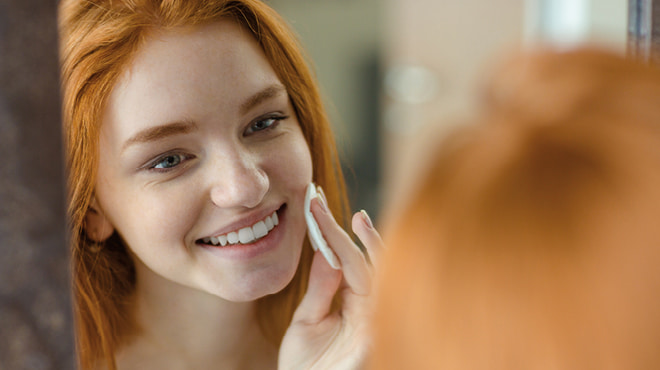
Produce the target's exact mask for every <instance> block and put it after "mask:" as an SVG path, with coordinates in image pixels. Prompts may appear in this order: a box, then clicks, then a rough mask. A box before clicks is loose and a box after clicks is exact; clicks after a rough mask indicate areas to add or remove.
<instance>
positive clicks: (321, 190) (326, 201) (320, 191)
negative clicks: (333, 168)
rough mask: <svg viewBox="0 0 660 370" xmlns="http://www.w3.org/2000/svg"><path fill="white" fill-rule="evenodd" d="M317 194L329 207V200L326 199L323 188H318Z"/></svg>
mask: <svg viewBox="0 0 660 370" xmlns="http://www.w3.org/2000/svg"><path fill="white" fill-rule="evenodd" d="M316 192H317V193H319V195H320V196H321V199H323V203H325V205H326V206H327V205H328V198H326V197H325V193H324V192H323V188H322V187H321V186H317V187H316Z"/></svg>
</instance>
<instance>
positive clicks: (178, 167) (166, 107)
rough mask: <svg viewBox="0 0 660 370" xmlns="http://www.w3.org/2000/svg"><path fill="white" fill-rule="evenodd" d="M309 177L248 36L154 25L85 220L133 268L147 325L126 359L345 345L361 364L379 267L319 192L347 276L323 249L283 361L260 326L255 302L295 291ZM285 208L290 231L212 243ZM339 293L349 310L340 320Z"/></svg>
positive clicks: (138, 311)
mask: <svg viewBox="0 0 660 370" xmlns="http://www.w3.org/2000/svg"><path fill="white" fill-rule="evenodd" d="M311 180H312V161H311V157H310V152H309V148H308V146H307V144H306V141H305V139H304V137H303V135H302V132H301V130H300V126H299V124H298V121H297V119H296V116H295V112H294V110H293V107H292V106H291V103H290V101H289V97H288V95H287V93H286V90H285V89H284V87H283V85H282V83H281V82H280V81H279V80H278V78H277V76H276V74H275V72H274V71H273V69H272V67H271V66H270V64H269V62H268V60H267V59H266V58H265V56H264V54H263V52H262V51H261V49H260V48H259V46H258V44H257V43H256V41H255V40H254V39H253V38H252V37H251V36H250V35H249V33H247V32H246V31H245V30H243V29H242V28H241V27H239V26H238V25H236V24H235V23H233V22H231V21H229V20H222V21H219V22H216V23H213V24H210V25H204V26H200V27H195V28H179V29H174V30H169V31H162V30H158V31H154V32H153V33H152V34H151V35H150V36H149V37H148V39H147V40H146V42H145V43H144V44H143V45H142V46H141V48H140V50H139V51H138V53H137V55H136V57H135V59H134V60H133V62H132V64H131V65H130V66H129V68H128V69H127V70H126V71H125V73H124V74H123V76H122V77H121V78H120V80H119V83H118V84H117V86H116V87H115V88H114V90H113V91H112V93H111V95H110V97H109V102H108V106H107V107H106V110H105V112H104V116H103V120H102V127H101V135H100V162H99V172H98V181H97V184H96V196H95V199H94V202H93V205H92V210H91V211H90V212H89V213H88V217H87V225H88V226H87V227H88V229H87V232H88V235H89V236H90V237H91V238H93V239H95V240H99V241H102V240H105V239H106V238H107V237H109V236H110V235H111V234H112V232H113V231H117V232H118V233H119V234H120V236H121V237H122V238H123V240H124V241H125V242H126V244H127V245H128V247H129V249H130V253H131V255H132V257H133V260H134V261H135V265H136V273H137V284H136V295H135V307H134V310H135V315H136V320H137V322H138V324H139V326H140V328H141V330H140V331H139V332H138V334H137V335H136V336H135V338H133V339H132V340H131V341H130V342H129V343H128V344H127V345H126V346H125V347H124V348H123V349H122V351H121V352H120V353H118V355H117V361H118V366H119V367H120V368H122V369H130V368H144V366H148V367H151V368H215V367H217V366H218V365H219V364H222V367H223V368H228V369H231V368H255V369H256V368H259V369H267V368H275V366H276V365H277V364H278V360H279V366H280V368H287V369H291V368H309V367H310V366H312V367H313V366H319V368H320V367H323V366H328V365H327V364H333V366H334V365H336V364H337V363H338V361H339V360H340V359H341V358H344V360H343V361H346V360H345V358H346V356H347V352H346V351H348V359H349V362H350V363H352V364H355V366H358V365H359V364H361V362H362V359H363V357H364V351H362V350H361V348H362V347H359V348H360V350H359V351H354V352H355V354H354V355H352V354H351V351H352V349H354V348H355V345H354V342H355V340H356V339H357V340H358V342H362V341H363V338H366V331H365V330H363V324H362V323H363V322H365V321H366V320H365V318H364V316H365V315H366V314H367V313H366V311H365V309H364V308H362V307H366V306H367V305H366V304H365V301H366V300H368V293H369V289H370V288H369V285H370V281H371V272H370V267H369V266H368V265H367V263H366V261H365V258H364V256H363V255H362V253H361V252H360V251H359V249H358V248H357V246H356V245H355V244H354V243H353V242H352V240H351V239H350V238H349V237H348V235H347V234H346V233H345V232H344V231H343V230H342V229H341V228H340V227H339V226H338V225H337V223H336V222H335V221H334V219H332V215H331V214H330V212H328V211H327V208H326V207H325V206H324V203H323V201H322V200H321V198H316V199H314V200H313V202H312V211H313V212H314V215H315V216H316V218H317V221H318V222H319V225H320V227H321V230H322V232H323V234H324V235H325V236H326V238H327V239H328V242H329V244H330V246H331V248H333V250H334V251H335V253H336V254H337V256H338V257H339V259H340V260H341V262H342V264H343V265H344V270H343V272H342V271H338V270H333V269H332V268H330V266H329V265H328V264H327V262H325V261H324V260H323V259H322V257H320V255H318V253H317V255H316V256H315V257H314V262H313V266H312V271H311V277H310V288H309V291H308V293H307V295H306V296H305V298H304V300H303V303H302V304H301V305H300V307H299V308H298V310H297V311H296V313H295V317H294V323H293V324H292V326H291V328H290V329H289V331H288V332H287V334H286V336H285V340H284V342H283V343H282V347H281V352H280V354H278V348H275V346H273V345H272V344H271V343H269V342H267V341H266V340H265V338H264V337H263V335H262V334H261V332H260V330H259V328H258V326H257V324H256V320H255V312H254V309H255V305H254V301H255V300H256V299H258V298H260V297H263V296H265V295H268V294H273V293H276V292H279V291H280V290H281V289H283V288H284V287H285V286H286V285H287V284H288V283H289V282H290V281H291V279H292V277H293V275H294V273H295V271H296V268H297V266H298V263H299V259H300V253H301V248H302V242H303V238H304V237H305V232H306V225H305V221H304V215H303V200H304V195H305V189H306V186H307V184H308V183H309V182H310V181H311ZM274 211H277V213H278V216H279V219H280V224H279V225H278V226H276V227H275V229H273V230H272V231H271V232H270V233H269V234H268V235H267V236H266V237H264V238H263V239H261V240H259V241H257V242H255V243H251V244H248V245H245V246H237V247H231V248H226V247H222V248H221V247H214V246H210V245H207V244H204V243H203V242H202V239H203V238H206V237H210V236H217V235H219V234H226V233H227V232H230V231H236V230H238V229H240V228H242V227H245V226H251V225H253V224H254V223H255V222H257V221H259V220H261V219H263V218H264V217H265V216H267V215H270V214H272V213H273V212H274ZM358 215H361V214H358ZM356 226H357V228H356ZM354 229H355V230H356V233H357V234H358V236H360V237H361V238H363V242H364V241H365V240H367V241H368V243H369V244H370V246H369V247H368V249H375V248H376V247H373V248H371V246H374V245H376V244H377V246H378V247H379V246H380V237H379V236H378V234H377V232H376V231H375V230H374V229H373V227H370V226H368V224H366V223H365V220H364V219H363V218H362V216H359V217H358V219H354ZM372 240H373V241H372ZM365 244H366V243H365ZM344 277H345V279H344ZM342 281H343V283H342ZM340 285H341V286H342V287H343V289H344V291H343V293H342V294H344V295H345V297H346V298H347V305H346V307H347V308H348V309H349V310H350V312H348V311H347V312H346V314H345V315H343V316H342V315H341V312H335V313H332V314H331V313H330V312H329V308H330V302H331V301H332V297H333V296H334V294H335V292H336V291H337V289H338V288H339V287H340ZM353 288H354V289H353ZM354 290H355V291H354ZM353 295H355V297H356V298H355V299H353ZM347 320H350V321H351V322H348V321H347ZM347 322H348V325H347ZM236 338H240V340H236ZM300 346H302V347H300ZM324 364H325V365H324ZM324 368H327V367H324Z"/></svg>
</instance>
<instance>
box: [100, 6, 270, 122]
mask: <svg viewBox="0 0 660 370" xmlns="http://www.w3.org/2000/svg"><path fill="white" fill-rule="evenodd" d="M278 83H279V79H278V78H277V76H276V74H275V71H274V70H273V68H272V67H271V65H270V63H269V61H268V59H267V58H266V56H265V54H264V52H263V50H262V49H261V47H260V46H259V44H258V43H257V41H256V40H255V38H254V37H253V35H252V34H251V33H250V32H249V31H247V30H245V29H244V28H243V27H241V26H240V25H238V24H237V23H236V22H234V21H232V20H229V19H223V20H219V21H217V22H213V23H210V24H206V25H202V26H195V27H185V28H183V27H182V28H174V29H167V30H154V31H153V32H151V33H150V34H148V35H147V37H146V39H145V40H144V42H143V43H142V44H141V45H140V47H139V49H138V50H137V52H136V54H135V56H134V58H133V60H132V61H131V63H130V64H129V65H128V67H127V68H126V70H125V71H124V72H123V74H122V75H121V76H120V78H119V80H118V83H117V84H116V86H115V88H114V89H113V91H112V92H111V94H110V96H109V99H108V106H107V108H106V112H105V113H106V114H105V116H104V124H105V122H107V121H108V120H111V121H122V118H123V116H125V115H127V114H130V115H131V120H132V121H134V122H135V121H137V122H143V121H145V120H146V121H149V122H150V123H152V124H155V123H162V122H161V121H163V120H171V119H173V118H174V119H183V118H186V119H187V118H199V117H171V116H172V115H186V114H187V115H192V114H195V115H205V114H215V113H217V112H213V111H211V110H212V109H213V108H214V107H215V108H218V107H230V106H236V105H238V104H240V100H241V99H244V98H245V97H247V96H250V95H251V94H254V93H255V92H257V91H259V90H261V89H263V87H264V86H267V85H272V84H278Z"/></svg>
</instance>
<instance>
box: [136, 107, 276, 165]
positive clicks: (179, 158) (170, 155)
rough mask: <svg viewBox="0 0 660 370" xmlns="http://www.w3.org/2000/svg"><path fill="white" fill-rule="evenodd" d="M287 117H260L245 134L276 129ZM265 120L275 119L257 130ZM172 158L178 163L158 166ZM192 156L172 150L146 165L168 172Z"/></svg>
mask: <svg viewBox="0 0 660 370" xmlns="http://www.w3.org/2000/svg"><path fill="white" fill-rule="evenodd" d="M287 118H289V116H286V115H280V114H277V115H270V116H267V117H263V118H259V119H257V120H256V121H254V122H252V123H250V125H249V126H248V127H247V128H246V129H245V133H244V135H245V136H249V135H253V134H254V133H257V132H260V131H266V130H271V129H274V128H275V127H277V125H278V124H279V122H280V121H282V120H285V119H287ZM265 121H273V122H272V123H270V125H268V126H267V127H264V128H260V129H257V130H255V129H254V128H253V126H255V125H256V124H259V123H262V122H265ZM171 158H177V160H176V163H174V164H170V167H161V168H158V166H159V165H161V164H163V163H164V162H165V161H166V160H168V159H171ZM192 158H194V156H193V155H190V154H186V153H181V152H170V153H166V154H164V155H162V156H160V157H158V158H156V159H154V160H153V161H151V162H149V164H147V165H146V166H145V168H146V169H148V170H150V171H154V172H168V171H172V170H174V169H175V168H176V167H179V166H180V165H181V164H182V163H184V162H186V161H188V160H190V159H192Z"/></svg>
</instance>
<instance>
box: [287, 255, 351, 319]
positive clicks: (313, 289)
mask: <svg viewBox="0 0 660 370" xmlns="http://www.w3.org/2000/svg"><path fill="white" fill-rule="evenodd" d="M341 276H342V273H341V270H335V269H333V268H332V267H331V266H330V265H329V264H328V262H327V261H326V260H325V258H323V256H322V255H321V252H315V253H314V258H313V259H312V267H311V270H310V272H309V283H308V285H307V291H306V292H305V295H304V296H303V299H302V301H301V302H300V304H299V305H298V308H297V309H296V312H295V313H294V314H293V322H304V323H306V324H314V323H318V322H319V321H321V320H323V318H325V317H326V316H327V315H328V314H329V313H330V308H331V305H332V299H333V298H334V296H335V293H337V289H338V288H339V284H340V283H341Z"/></svg>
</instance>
